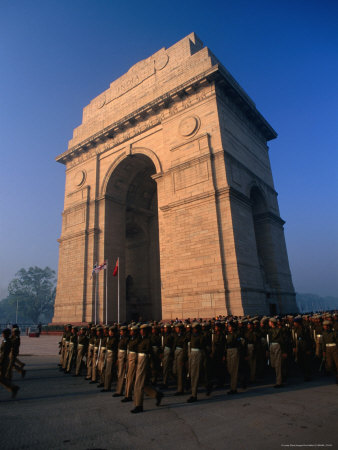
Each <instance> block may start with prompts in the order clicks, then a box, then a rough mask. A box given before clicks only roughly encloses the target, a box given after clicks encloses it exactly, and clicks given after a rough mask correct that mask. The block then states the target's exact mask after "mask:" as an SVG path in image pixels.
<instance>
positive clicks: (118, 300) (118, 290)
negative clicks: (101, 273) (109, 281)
mask: <svg viewBox="0 0 338 450" xmlns="http://www.w3.org/2000/svg"><path fill="white" fill-rule="evenodd" d="M117 267H118V269H117V323H120V257H118V258H117Z"/></svg>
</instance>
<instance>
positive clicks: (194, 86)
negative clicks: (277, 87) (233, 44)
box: [56, 64, 277, 164]
mask: <svg viewBox="0 0 338 450" xmlns="http://www.w3.org/2000/svg"><path fill="white" fill-rule="evenodd" d="M210 84H217V85H219V86H220V87H221V89H222V91H223V92H225V95H226V96H228V97H230V98H231V99H232V100H233V101H234V102H235V103H236V105H237V107H239V108H240V109H241V110H242V111H243V112H244V114H245V115H246V116H247V117H248V119H249V120H250V121H254V122H255V124H256V126H257V127H258V128H259V129H260V130H261V132H262V134H263V135H264V137H265V139H266V140H270V139H274V138H275V137H276V136H277V134H276V132H275V131H274V130H273V129H272V128H271V126H270V125H269V124H268V122H267V121H266V120H265V119H264V117H263V116H262V115H261V114H260V113H259V112H258V110H257V109H256V106H255V104H254V103H253V102H252V100H251V99H250V98H249V97H248V96H247V95H246V94H245V92H244V91H243V89H242V88H241V87H240V86H239V85H238V83H237V82H236V81H235V80H234V79H233V78H232V76H231V75H230V74H229V73H228V72H227V71H226V70H225V69H224V68H223V67H222V66H221V65H220V64H215V65H214V66H213V67H211V68H210V69H208V70H206V71H204V72H202V73H201V74H199V75H196V76H195V77H193V78H191V79H190V80H189V81H187V82H185V83H183V84H181V85H180V86H178V87H176V88H175V89H172V90H170V91H169V92H167V93H166V94H163V95H162V96H160V97H158V98H156V99H155V100H153V101H151V102H149V103H147V104H146V105H144V106H143V107H141V108H138V109H137V110H135V111H133V112H132V113H130V114H128V115H126V116H124V117H123V118H121V119H120V120H118V121H116V122H114V123H112V124H111V125H109V126H107V127H105V128H104V129H102V130H100V131H98V132H97V133H94V134H93V135H91V136H89V137H88V138H86V139H84V140H83V141H82V142H80V143H79V144H77V145H75V146H73V147H71V148H69V149H68V150H67V151H65V152H64V153H62V154H61V155H59V156H57V157H56V161H57V162H60V163H62V164H67V163H69V162H70V161H71V160H72V159H74V158H75V157H78V156H80V155H82V154H88V155H89V156H88V158H91V157H93V156H94V155H97V154H100V153H103V152H105V151H107V150H110V149H111V148H113V147H115V146H116V145H119V144H121V143H122V142H124V141H127V140H129V139H130V138H131V137H134V136H136V135H137V134H141V133H143V132H144V131H145V130H147V129H149V128H152V127H154V126H156V125H159V124H161V123H162V121H164V120H166V119H167V118H169V117H170V115H175V114H178V113H179V112H180V110H179V109H177V108H175V107H173V108H171V109H169V106H170V105H172V104H175V103H176V104H177V103H181V102H184V99H185V98H188V97H191V96H193V95H194V94H196V93H197V92H198V91H200V90H201V89H202V88H203V87H205V86H208V85H210ZM202 94H203V93H202ZM210 94H211V95H216V93H215V91H214V92H210V93H209V95H207V93H204V95H201V96H199V97H197V101H198V102H199V101H202V100H204V99H205V98H206V97H209V96H210ZM189 106H192V103H189V102H187V105H186V107H189ZM161 111H162V112H161ZM164 111H166V113H165V112H164ZM146 119H148V120H147V121H146ZM131 130H134V131H131ZM121 135H122V137H121ZM102 144H105V145H102ZM88 158H86V159H88ZM81 162H82V160H81V161H78V163H81Z"/></svg>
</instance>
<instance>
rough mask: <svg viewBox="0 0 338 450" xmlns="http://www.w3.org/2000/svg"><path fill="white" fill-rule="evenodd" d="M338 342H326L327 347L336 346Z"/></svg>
mask: <svg viewBox="0 0 338 450" xmlns="http://www.w3.org/2000/svg"><path fill="white" fill-rule="evenodd" d="M336 345H337V344H335V343H332V344H326V347H335V346H336Z"/></svg>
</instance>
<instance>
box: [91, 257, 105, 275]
mask: <svg viewBox="0 0 338 450" xmlns="http://www.w3.org/2000/svg"><path fill="white" fill-rule="evenodd" d="M106 268H107V262H106V261H105V262H104V263H103V264H97V263H96V264H94V267H93V270H92V276H91V277H90V279H92V278H93V275H94V273H99V272H100V270H104V269H106Z"/></svg>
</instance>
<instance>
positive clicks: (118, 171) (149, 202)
mask: <svg viewBox="0 0 338 450" xmlns="http://www.w3.org/2000/svg"><path fill="white" fill-rule="evenodd" d="M151 156H153V154H152V153H150V156H149V151H133V152H132V153H130V154H128V155H127V154H126V153H125V154H123V155H120V157H119V158H116V160H115V161H114V162H113V163H112V164H111V166H110V168H109V170H108V172H107V175H106V177H105V180H104V183H103V185H102V188H103V192H104V202H105V208H104V209H105V218H104V255H105V259H109V260H113V261H115V260H116V259H117V258H120V267H119V277H120V291H119V292H120V308H119V310H120V317H119V319H120V321H124V320H138V319H139V317H142V318H143V319H147V320H150V319H152V318H155V319H159V318H160V317H161V283H160V258H159V230H158V206H157V184H156V182H155V181H154V180H153V178H152V176H153V175H154V174H156V173H157V170H159V169H160V165H159V161H158V158H151ZM153 159H154V160H155V162H156V163H157V164H156V165H155V164H154V162H153ZM156 166H157V167H156ZM116 299H117V286H116V281H115V280H114V279H113V277H112V274H111V273H110V272H109V275H108V311H107V312H108V317H109V319H110V320H116V319H117V318H118V315H117V303H116V301H115V300H116Z"/></svg>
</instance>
